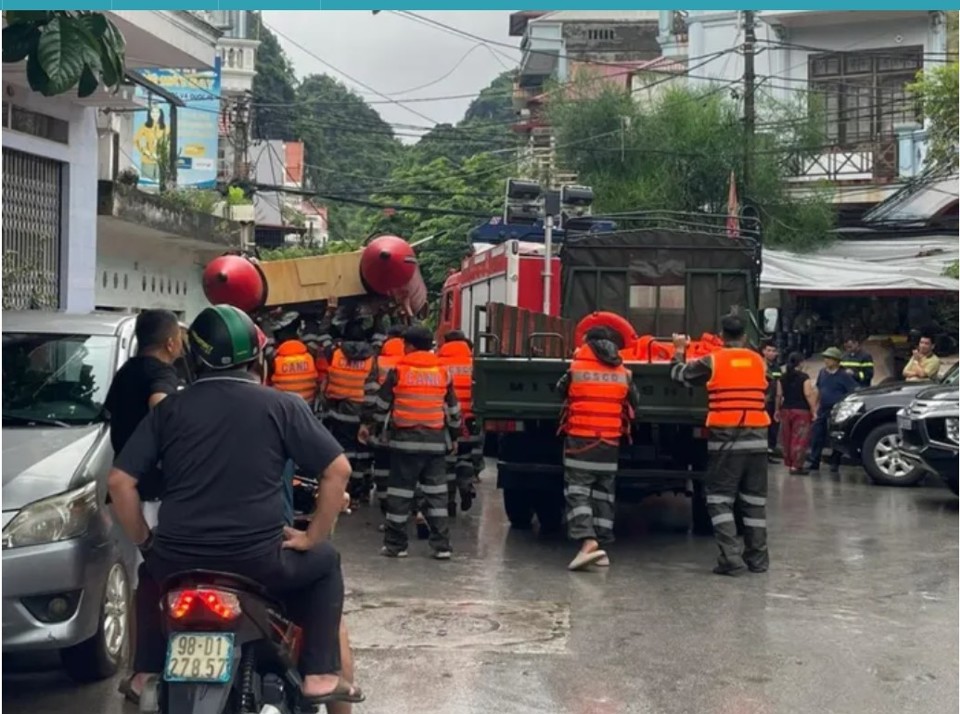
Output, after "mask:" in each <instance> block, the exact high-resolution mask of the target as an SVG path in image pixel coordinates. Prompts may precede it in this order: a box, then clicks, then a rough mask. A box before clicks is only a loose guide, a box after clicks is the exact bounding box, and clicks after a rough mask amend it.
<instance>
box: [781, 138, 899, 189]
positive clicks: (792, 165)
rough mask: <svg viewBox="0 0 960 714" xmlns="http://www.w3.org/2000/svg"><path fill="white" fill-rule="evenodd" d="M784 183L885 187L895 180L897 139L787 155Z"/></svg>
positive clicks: (884, 139) (784, 160)
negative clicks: (857, 183)
mask: <svg viewBox="0 0 960 714" xmlns="http://www.w3.org/2000/svg"><path fill="white" fill-rule="evenodd" d="M783 162H784V168H785V171H786V174H787V176H789V177H790V178H789V179H788V180H790V181H793V182H797V183H802V182H811V181H831V182H836V181H870V182H874V183H889V182H891V181H894V180H896V179H897V177H898V174H899V171H898V159H897V139H896V138H894V137H885V138H881V139H878V140H876V141H873V142H869V143H864V144H858V145H857V146H853V147H832V148H825V149H823V150H822V151H817V152H809V151H804V152H791V153H789V154H787V155H786V156H785V157H784V158H783Z"/></svg>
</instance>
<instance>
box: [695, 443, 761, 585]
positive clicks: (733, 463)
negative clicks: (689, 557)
mask: <svg viewBox="0 0 960 714" xmlns="http://www.w3.org/2000/svg"><path fill="white" fill-rule="evenodd" d="M735 448H736V444H735V443H734V444H733V445H732V446H731V447H730V448H728V449H726V450H721V449H718V450H712V451H711V452H710V465H709V471H708V473H707V478H706V481H705V484H704V485H705V490H706V495H707V512H708V513H709V514H710V521H711V522H712V523H713V534H714V537H716V539H717V547H718V548H719V550H720V555H719V558H718V560H719V562H720V565H721V566H724V567H731V568H736V567H743V566H744V565H745V564H746V565H749V566H750V567H752V568H766V567H767V565H768V564H769V560H770V557H769V555H768V554H767V466H768V461H767V455H766V454H765V453H763V452H756V451H753V452H750V451H736V450H735ZM734 509H736V511H737V515H739V516H740V517H741V518H740V520H741V523H742V524H743V539H742V541H741V539H740V536H739V535H737V523H736V520H737V519H736V516H735V513H734Z"/></svg>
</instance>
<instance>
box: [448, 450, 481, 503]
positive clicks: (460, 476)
mask: <svg viewBox="0 0 960 714" xmlns="http://www.w3.org/2000/svg"><path fill="white" fill-rule="evenodd" d="M476 443H477V442H476V440H475V438H474V437H473V435H472V434H471V435H470V436H469V437H462V438H460V439H458V440H457V453H456V454H447V456H446V465H447V491H448V496H449V500H450V503H455V502H456V496H457V492H458V491H459V492H460V495H461V496H463V495H465V494H472V493H473V491H474V489H473V483H474V476H475V475H476V473H477V471H476V468H475V467H474V456H473V451H474V448H475V446H476Z"/></svg>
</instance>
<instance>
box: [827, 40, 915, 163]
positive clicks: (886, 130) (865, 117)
mask: <svg viewBox="0 0 960 714" xmlns="http://www.w3.org/2000/svg"><path fill="white" fill-rule="evenodd" d="M808 63H809V65H808V70H809V71H808V77H809V84H810V89H811V90H812V93H811V100H813V101H814V102H816V104H811V106H813V107H816V110H817V111H819V112H822V114H823V117H824V122H825V132H826V139H827V141H828V142H829V143H831V144H835V145H837V146H841V147H853V146H856V145H858V144H864V143H869V142H872V141H874V140H876V139H878V138H880V137H892V136H893V127H894V125H895V124H900V123H903V122H909V121H919V120H920V112H919V107H918V105H917V102H916V100H915V99H914V98H913V97H912V96H911V95H910V93H909V92H908V91H907V89H906V87H907V85H908V84H910V83H911V82H913V81H914V80H915V79H916V75H917V72H918V71H919V70H920V69H922V68H923V48H922V47H897V48H893V49H884V50H870V51H861V52H835V53H829V54H817V55H811V56H810V58H809V60H808Z"/></svg>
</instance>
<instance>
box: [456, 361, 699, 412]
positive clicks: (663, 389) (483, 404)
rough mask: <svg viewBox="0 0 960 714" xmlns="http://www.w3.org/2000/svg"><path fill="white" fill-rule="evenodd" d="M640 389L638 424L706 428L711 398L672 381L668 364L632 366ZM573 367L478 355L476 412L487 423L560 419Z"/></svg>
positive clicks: (634, 363)
mask: <svg viewBox="0 0 960 714" xmlns="http://www.w3.org/2000/svg"><path fill="white" fill-rule="evenodd" d="M626 366H627V367H629V368H630V371H631V372H633V379H634V382H635V383H636V385H637V388H638V389H639V390H640V409H639V410H638V411H637V415H636V421H638V422H649V423H660V422H665V423H674V424H676V423H685V424H697V425H700V424H703V422H704V419H705V418H706V413H707V394H706V390H704V389H702V388H696V389H694V388H690V387H684V386H683V385H681V384H677V383H676V382H674V381H673V380H672V379H670V365H669V364H666V363H658V364H649V363H639V362H628V363H626ZM569 367H570V362H569V361H566V360H559V359H545V358H536V357H534V358H528V357H487V356H482V357H481V356H478V357H477V358H476V359H475V360H474V364H473V379H474V387H473V408H474V411H475V412H476V413H477V414H478V415H479V416H480V417H481V418H482V419H486V420H493V419H496V420H509V421H526V420H533V419H543V420H556V419H557V418H559V415H560V410H561V407H562V405H563V400H562V398H561V397H560V395H559V394H558V393H557V390H556V385H557V381H558V380H559V379H560V377H562V376H563V373H564V372H566V371H567V369H569Z"/></svg>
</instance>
